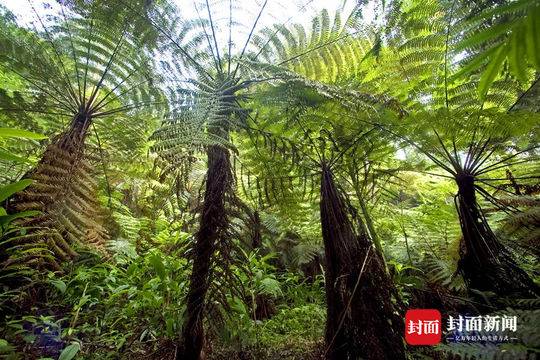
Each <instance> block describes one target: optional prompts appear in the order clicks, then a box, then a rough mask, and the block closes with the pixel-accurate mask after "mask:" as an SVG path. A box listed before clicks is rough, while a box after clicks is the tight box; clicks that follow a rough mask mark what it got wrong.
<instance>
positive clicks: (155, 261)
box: [150, 254, 167, 280]
mask: <svg viewBox="0 0 540 360" xmlns="http://www.w3.org/2000/svg"><path fill="white" fill-rule="evenodd" d="M150 264H152V266H153V267H154V269H155V270H156V273H157V274H158V276H159V278H160V279H161V280H163V279H165V276H167V272H166V270H165V265H163V262H162V261H161V258H160V257H159V255H158V254H152V255H151V256H150Z"/></svg>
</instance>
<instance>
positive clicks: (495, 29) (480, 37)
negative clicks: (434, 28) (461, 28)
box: [455, 22, 514, 51]
mask: <svg viewBox="0 0 540 360" xmlns="http://www.w3.org/2000/svg"><path fill="white" fill-rule="evenodd" d="M512 25H514V24H513V23H512V22H504V23H502V24H498V25H495V26H491V27H489V28H487V29H485V30H482V31H479V32H477V33H475V34H474V35H472V36H469V37H468V38H466V39H465V40H463V41H461V42H460V43H458V44H457V45H456V47H455V51H461V50H464V49H468V48H471V47H474V46H478V45H481V44H483V43H485V42H486V41H488V40H491V39H494V38H496V37H499V36H501V35H503V34H505V33H507V32H508V31H509V30H510V29H511V27H512Z"/></svg>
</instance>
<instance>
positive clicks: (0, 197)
mask: <svg viewBox="0 0 540 360" xmlns="http://www.w3.org/2000/svg"><path fill="white" fill-rule="evenodd" d="M31 183H32V180H30V179H24V180H21V181H17V182H14V183H12V184H8V185H4V186H2V187H0V201H4V200H6V199H7V198H8V197H10V196H11V195H13V194H15V193H16V192H18V191H21V190H24V189H26V188H27V187H28V186H29V185H30V184H31Z"/></svg>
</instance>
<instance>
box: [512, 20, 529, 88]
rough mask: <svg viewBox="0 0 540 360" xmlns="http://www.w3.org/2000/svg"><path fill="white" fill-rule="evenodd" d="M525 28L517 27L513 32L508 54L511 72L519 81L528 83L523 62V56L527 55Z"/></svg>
mask: <svg viewBox="0 0 540 360" xmlns="http://www.w3.org/2000/svg"><path fill="white" fill-rule="evenodd" d="M525 30H526V29H525V26H523V25H521V26H517V27H516V28H515V29H514V31H513V32H512V36H511V37H510V43H509V47H510V48H509V52H508V66H509V67H510V72H511V73H512V74H513V75H514V76H515V77H516V78H518V80H520V81H522V82H525V81H527V74H526V72H525V68H526V65H527V64H526V63H525V62H524V60H523V55H524V54H525V53H526V50H527V49H526V46H525V44H526V42H525V36H526V34H525Z"/></svg>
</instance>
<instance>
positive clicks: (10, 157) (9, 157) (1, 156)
mask: <svg viewBox="0 0 540 360" xmlns="http://www.w3.org/2000/svg"><path fill="white" fill-rule="evenodd" d="M0 160H6V161H14V162H19V163H22V162H30V161H29V160H28V159H26V158H23V157H21V156H17V155H15V154H12V153H10V152H7V151H5V150H2V149H0Z"/></svg>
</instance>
